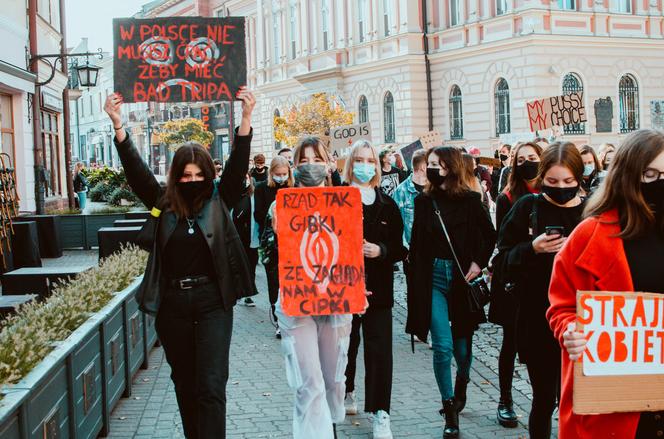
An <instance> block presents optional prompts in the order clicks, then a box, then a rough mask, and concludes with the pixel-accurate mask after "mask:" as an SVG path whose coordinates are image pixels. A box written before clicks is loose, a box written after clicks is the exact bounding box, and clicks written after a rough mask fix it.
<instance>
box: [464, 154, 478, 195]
mask: <svg viewBox="0 0 664 439" xmlns="http://www.w3.org/2000/svg"><path fill="white" fill-rule="evenodd" d="M461 159H462V160H463V164H464V166H463V172H462V174H463V181H464V183H466V186H468V187H469V188H471V189H472V190H474V191H475V192H477V193H478V194H480V195H483V191H482V185H481V184H480V182H479V180H478V179H477V177H475V157H473V156H472V155H470V154H468V153H463V154H461Z"/></svg>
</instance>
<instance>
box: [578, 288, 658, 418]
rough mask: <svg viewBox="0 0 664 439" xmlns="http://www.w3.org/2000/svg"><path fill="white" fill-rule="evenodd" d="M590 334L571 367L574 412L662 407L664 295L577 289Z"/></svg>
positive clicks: (585, 327)
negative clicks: (583, 349) (581, 353)
mask: <svg viewBox="0 0 664 439" xmlns="http://www.w3.org/2000/svg"><path fill="white" fill-rule="evenodd" d="M577 325H578V328H579V330H582V331H583V333H584V334H585V336H586V339H587V340H588V342H587V345H586V350H585V352H584V354H583V358H582V360H581V361H580V362H577V363H576V364H575V371H574V412H575V413H579V414H590V413H613V412H631V411H639V412H640V411H652V410H662V409H664V296H662V295H660V294H648V293H631V292H627V293H614V292H598V291H593V292H583V291H579V292H577Z"/></svg>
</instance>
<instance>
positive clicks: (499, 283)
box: [489, 192, 517, 326]
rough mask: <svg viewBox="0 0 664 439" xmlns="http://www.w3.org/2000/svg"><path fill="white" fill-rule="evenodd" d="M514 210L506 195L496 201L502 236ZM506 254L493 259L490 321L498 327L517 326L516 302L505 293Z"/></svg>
mask: <svg viewBox="0 0 664 439" xmlns="http://www.w3.org/2000/svg"><path fill="white" fill-rule="evenodd" d="M511 208H512V202H511V201H510V198H509V197H508V196H507V194H506V193H504V192H503V193H501V194H499V195H498V198H497V199H496V230H497V231H498V233H499V234H500V228H501V225H502V223H503V220H504V219H505V217H506V216H507V214H508V213H509V211H510V209H511ZM504 258H505V255H504V254H498V255H496V257H494V258H493V261H492V265H493V276H492V277H491V304H490V305H489V321H490V322H491V323H496V324H498V325H502V326H505V325H515V324H516V306H517V304H516V301H515V300H514V296H513V295H512V294H508V293H507V292H506V291H505V280H504V279H503V277H504V276H503V271H504V270H503V268H504V263H503V260H504Z"/></svg>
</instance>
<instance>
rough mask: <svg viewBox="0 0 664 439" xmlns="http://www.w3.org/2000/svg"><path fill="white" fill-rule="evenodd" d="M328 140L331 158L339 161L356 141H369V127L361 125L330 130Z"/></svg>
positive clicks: (364, 124)
mask: <svg viewBox="0 0 664 439" xmlns="http://www.w3.org/2000/svg"><path fill="white" fill-rule="evenodd" d="M329 139H330V150H331V152H332V157H333V158H335V159H339V158H341V157H343V156H345V155H347V154H348V153H349V152H350V149H351V147H352V146H353V144H354V143H355V142H356V141H358V140H362V139H364V140H369V141H371V125H369V123H361V124H359V125H346V126H343V127H338V128H332V130H331V131H330V137H329Z"/></svg>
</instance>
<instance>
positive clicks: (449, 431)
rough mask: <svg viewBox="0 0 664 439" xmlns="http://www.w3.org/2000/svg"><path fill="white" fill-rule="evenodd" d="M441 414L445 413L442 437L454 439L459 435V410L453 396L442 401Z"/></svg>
mask: <svg viewBox="0 0 664 439" xmlns="http://www.w3.org/2000/svg"><path fill="white" fill-rule="evenodd" d="M440 414H441V415H445V430H443V439H455V438H458V437H459V412H458V411H457V404H456V401H454V398H450V399H448V400H446V401H443V409H442V410H441V411H440Z"/></svg>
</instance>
